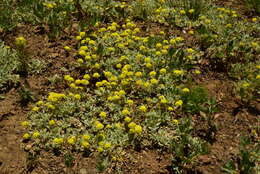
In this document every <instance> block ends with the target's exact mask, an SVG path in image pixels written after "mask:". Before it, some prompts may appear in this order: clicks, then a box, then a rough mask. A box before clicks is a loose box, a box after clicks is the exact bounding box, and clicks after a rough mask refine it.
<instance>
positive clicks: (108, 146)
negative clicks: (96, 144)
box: [103, 142, 112, 149]
mask: <svg viewBox="0 0 260 174" xmlns="http://www.w3.org/2000/svg"><path fill="white" fill-rule="evenodd" d="M103 147H104V148H105V149H110V148H111V147H112V145H111V143H108V142H106V143H104V145H103Z"/></svg>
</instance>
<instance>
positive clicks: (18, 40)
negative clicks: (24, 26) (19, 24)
mask: <svg viewBox="0 0 260 174" xmlns="http://www.w3.org/2000/svg"><path fill="white" fill-rule="evenodd" d="M26 43H27V40H26V39H25V38H24V37H22V36H20V37H17V38H16V39H15V44H16V46H18V47H24V46H25V45H26Z"/></svg>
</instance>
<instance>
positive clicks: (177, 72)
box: [173, 69, 184, 76]
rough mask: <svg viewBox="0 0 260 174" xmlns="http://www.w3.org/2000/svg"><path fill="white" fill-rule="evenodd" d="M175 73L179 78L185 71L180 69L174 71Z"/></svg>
mask: <svg viewBox="0 0 260 174" xmlns="http://www.w3.org/2000/svg"><path fill="white" fill-rule="evenodd" d="M173 73H174V74H175V75H177V76H179V75H183V74H184V72H183V70H178V69H176V70H173Z"/></svg>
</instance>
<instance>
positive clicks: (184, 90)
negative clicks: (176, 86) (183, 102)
mask: <svg viewBox="0 0 260 174" xmlns="http://www.w3.org/2000/svg"><path fill="white" fill-rule="evenodd" d="M182 92H185V93H188V92H190V90H189V88H183V89H182Z"/></svg>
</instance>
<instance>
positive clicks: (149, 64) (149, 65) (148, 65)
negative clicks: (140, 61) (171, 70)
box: [145, 63, 153, 68]
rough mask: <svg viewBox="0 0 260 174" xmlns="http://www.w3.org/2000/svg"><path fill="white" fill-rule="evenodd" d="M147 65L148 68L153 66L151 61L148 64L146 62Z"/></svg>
mask: <svg viewBox="0 0 260 174" xmlns="http://www.w3.org/2000/svg"><path fill="white" fill-rule="evenodd" d="M145 66H146V67H147V68H152V66H153V65H152V64H151V63H147V64H145Z"/></svg>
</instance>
